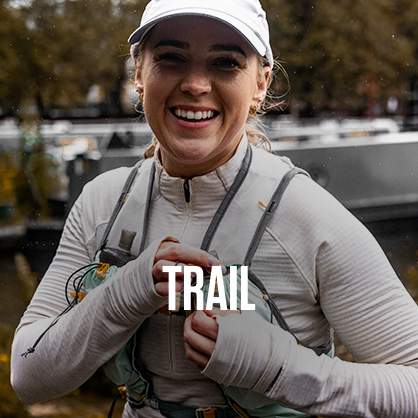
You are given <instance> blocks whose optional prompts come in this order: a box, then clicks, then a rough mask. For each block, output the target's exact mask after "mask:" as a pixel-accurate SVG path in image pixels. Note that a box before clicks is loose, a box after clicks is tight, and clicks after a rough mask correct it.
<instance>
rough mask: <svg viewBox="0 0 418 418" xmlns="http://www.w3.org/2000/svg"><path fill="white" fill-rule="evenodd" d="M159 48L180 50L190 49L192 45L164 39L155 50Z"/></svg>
mask: <svg viewBox="0 0 418 418" xmlns="http://www.w3.org/2000/svg"><path fill="white" fill-rule="evenodd" d="M159 46H174V47H176V48H180V49H190V45H189V44H188V43H187V42H182V41H175V40H173V39H163V40H162V41H160V42H158V43H157V45H155V48H158V47H159Z"/></svg>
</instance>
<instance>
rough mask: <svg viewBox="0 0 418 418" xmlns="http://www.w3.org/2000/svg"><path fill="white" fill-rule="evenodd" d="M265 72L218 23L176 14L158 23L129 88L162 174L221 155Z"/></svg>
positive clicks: (225, 156) (199, 167)
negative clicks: (155, 145) (139, 100)
mask: <svg viewBox="0 0 418 418" xmlns="http://www.w3.org/2000/svg"><path fill="white" fill-rule="evenodd" d="M269 75H270V69H269V68H268V67H266V68H265V70H264V73H263V71H261V69H260V66H259V62H258V58H257V56H256V54H255V52H253V50H252V49H251V48H250V46H249V45H248V44H247V43H246V42H245V41H244V39H243V38H242V37H241V36H240V35H238V34H237V32H235V30H233V29H231V28H230V27H228V26H227V25H225V24H223V23H221V22H219V21H216V20H213V19H209V18H203V17H177V18H172V19H168V20H166V21H164V22H161V23H159V24H157V25H156V26H155V28H154V29H153V30H152V31H151V33H150V35H149V36H148V39H147V41H146V44H145V48H144V56H143V61H142V65H141V68H139V67H138V66H137V72H136V87H137V89H139V90H140V91H142V92H143V93H144V99H143V103H144V110H145V115H146V117H147V121H148V123H149V125H150V127H151V129H152V130H153V132H154V134H155V136H156V137H157V139H158V141H159V143H160V146H161V148H160V149H161V160H162V164H163V166H164V167H165V169H166V170H167V172H168V173H169V174H170V175H172V176H180V177H193V176H196V175H202V174H205V173H208V172H210V171H212V170H214V169H215V168H217V167H219V166H220V165H222V164H223V163H225V162H226V161H228V160H229V159H230V158H231V157H232V155H233V154H234V152H235V150H236V148H237V146H238V144H239V142H240V140H241V138H242V135H243V133H244V125H245V122H246V120H247V116H248V112H249V109H250V107H252V106H255V105H256V104H257V103H258V102H259V101H260V100H262V99H263V98H264V96H265V93H266V88H267V79H268V76H269Z"/></svg>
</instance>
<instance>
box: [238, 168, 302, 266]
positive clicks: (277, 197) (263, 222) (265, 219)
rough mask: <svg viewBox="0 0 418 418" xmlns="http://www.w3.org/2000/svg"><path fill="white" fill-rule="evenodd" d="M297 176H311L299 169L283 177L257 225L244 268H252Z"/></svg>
mask: <svg viewBox="0 0 418 418" xmlns="http://www.w3.org/2000/svg"><path fill="white" fill-rule="evenodd" d="M297 174H304V175H306V176H308V177H309V174H308V173H307V172H306V171H305V170H302V169H301V168H297V167H294V168H292V169H290V170H289V171H288V172H287V173H286V174H285V175H284V176H283V178H282V180H281V181H280V183H279V185H278V186H277V188H276V190H275V191H274V193H273V195H272V197H271V199H270V202H269V203H268V205H267V208H266V210H265V211H264V213H263V216H262V217H261V219H260V222H259V223H258V225H257V228H256V230H255V233H254V235H253V238H252V239H251V242H250V245H249V247H248V250H247V254H246V255H245V259H244V266H248V267H250V266H251V262H252V260H253V258H254V255H255V253H256V251H257V248H258V246H259V244H260V241H261V238H262V236H263V234H264V231H265V229H266V227H267V225H268V223H269V222H270V220H271V218H272V217H273V215H274V213H275V212H276V210H277V208H278V207H279V203H280V201H281V199H282V197H283V194H284V192H285V191H286V189H287V186H288V185H289V183H290V182H291V180H292V179H293V177H295V176H296V175H297Z"/></svg>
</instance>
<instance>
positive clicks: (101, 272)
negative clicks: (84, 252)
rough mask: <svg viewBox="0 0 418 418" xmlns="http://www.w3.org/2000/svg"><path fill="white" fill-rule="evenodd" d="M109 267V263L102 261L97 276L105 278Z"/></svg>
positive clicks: (101, 278)
mask: <svg viewBox="0 0 418 418" xmlns="http://www.w3.org/2000/svg"><path fill="white" fill-rule="evenodd" d="M109 267H110V264H109V263H100V266H99V267H97V269H96V277H97V278H98V279H100V280H104V279H105V278H106V273H107V270H108V268H109Z"/></svg>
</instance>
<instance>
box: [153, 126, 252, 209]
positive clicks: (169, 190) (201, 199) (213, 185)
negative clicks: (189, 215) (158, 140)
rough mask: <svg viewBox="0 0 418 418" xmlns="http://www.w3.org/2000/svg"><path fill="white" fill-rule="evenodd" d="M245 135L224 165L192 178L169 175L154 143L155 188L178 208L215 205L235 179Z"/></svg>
mask: <svg viewBox="0 0 418 418" xmlns="http://www.w3.org/2000/svg"><path fill="white" fill-rule="evenodd" d="M247 143H248V142H247V136H246V135H245V134H244V136H243V138H242V140H241V142H240V144H239V146H238V148H237V151H236V152H235V154H234V155H233V157H232V158H231V159H230V160H229V161H227V162H226V163H225V164H224V165H222V166H220V167H218V168H217V169H216V170H214V171H212V172H210V173H208V174H205V175H203V176H196V177H193V178H191V179H183V178H181V177H172V176H170V175H169V174H168V173H167V172H166V171H165V169H164V167H163V166H162V164H161V162H160V159H159V158H158V155H159V146H157V148H156V151H155V154H154V159H155V163H156V176H155V184H154V188H155V192H154V193H158V195H161V196H163V197H164V198H165V199H167V200H169V201H170V202H172V203H174V204H175V205H176V206H178V207H180V208H184V207H185V205H189V204H192V205H193V208H194V209H195V210H201V209H202V210H203V209H204V208H206V209H207V208H208V207H211V206H212V205H214V204H215V205H217V204H218V203H219V201H221V200H222V199H223V198H224V196H225V194H226V192H227V191H228V189H229V188H230V187H231V185H232V183H233V182H234V180H235V177H236V175H237V174H238V171H239V169H240V167H241V164H242V162H243V159H244V157H245V153H246V150H247Z"/></svg>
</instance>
